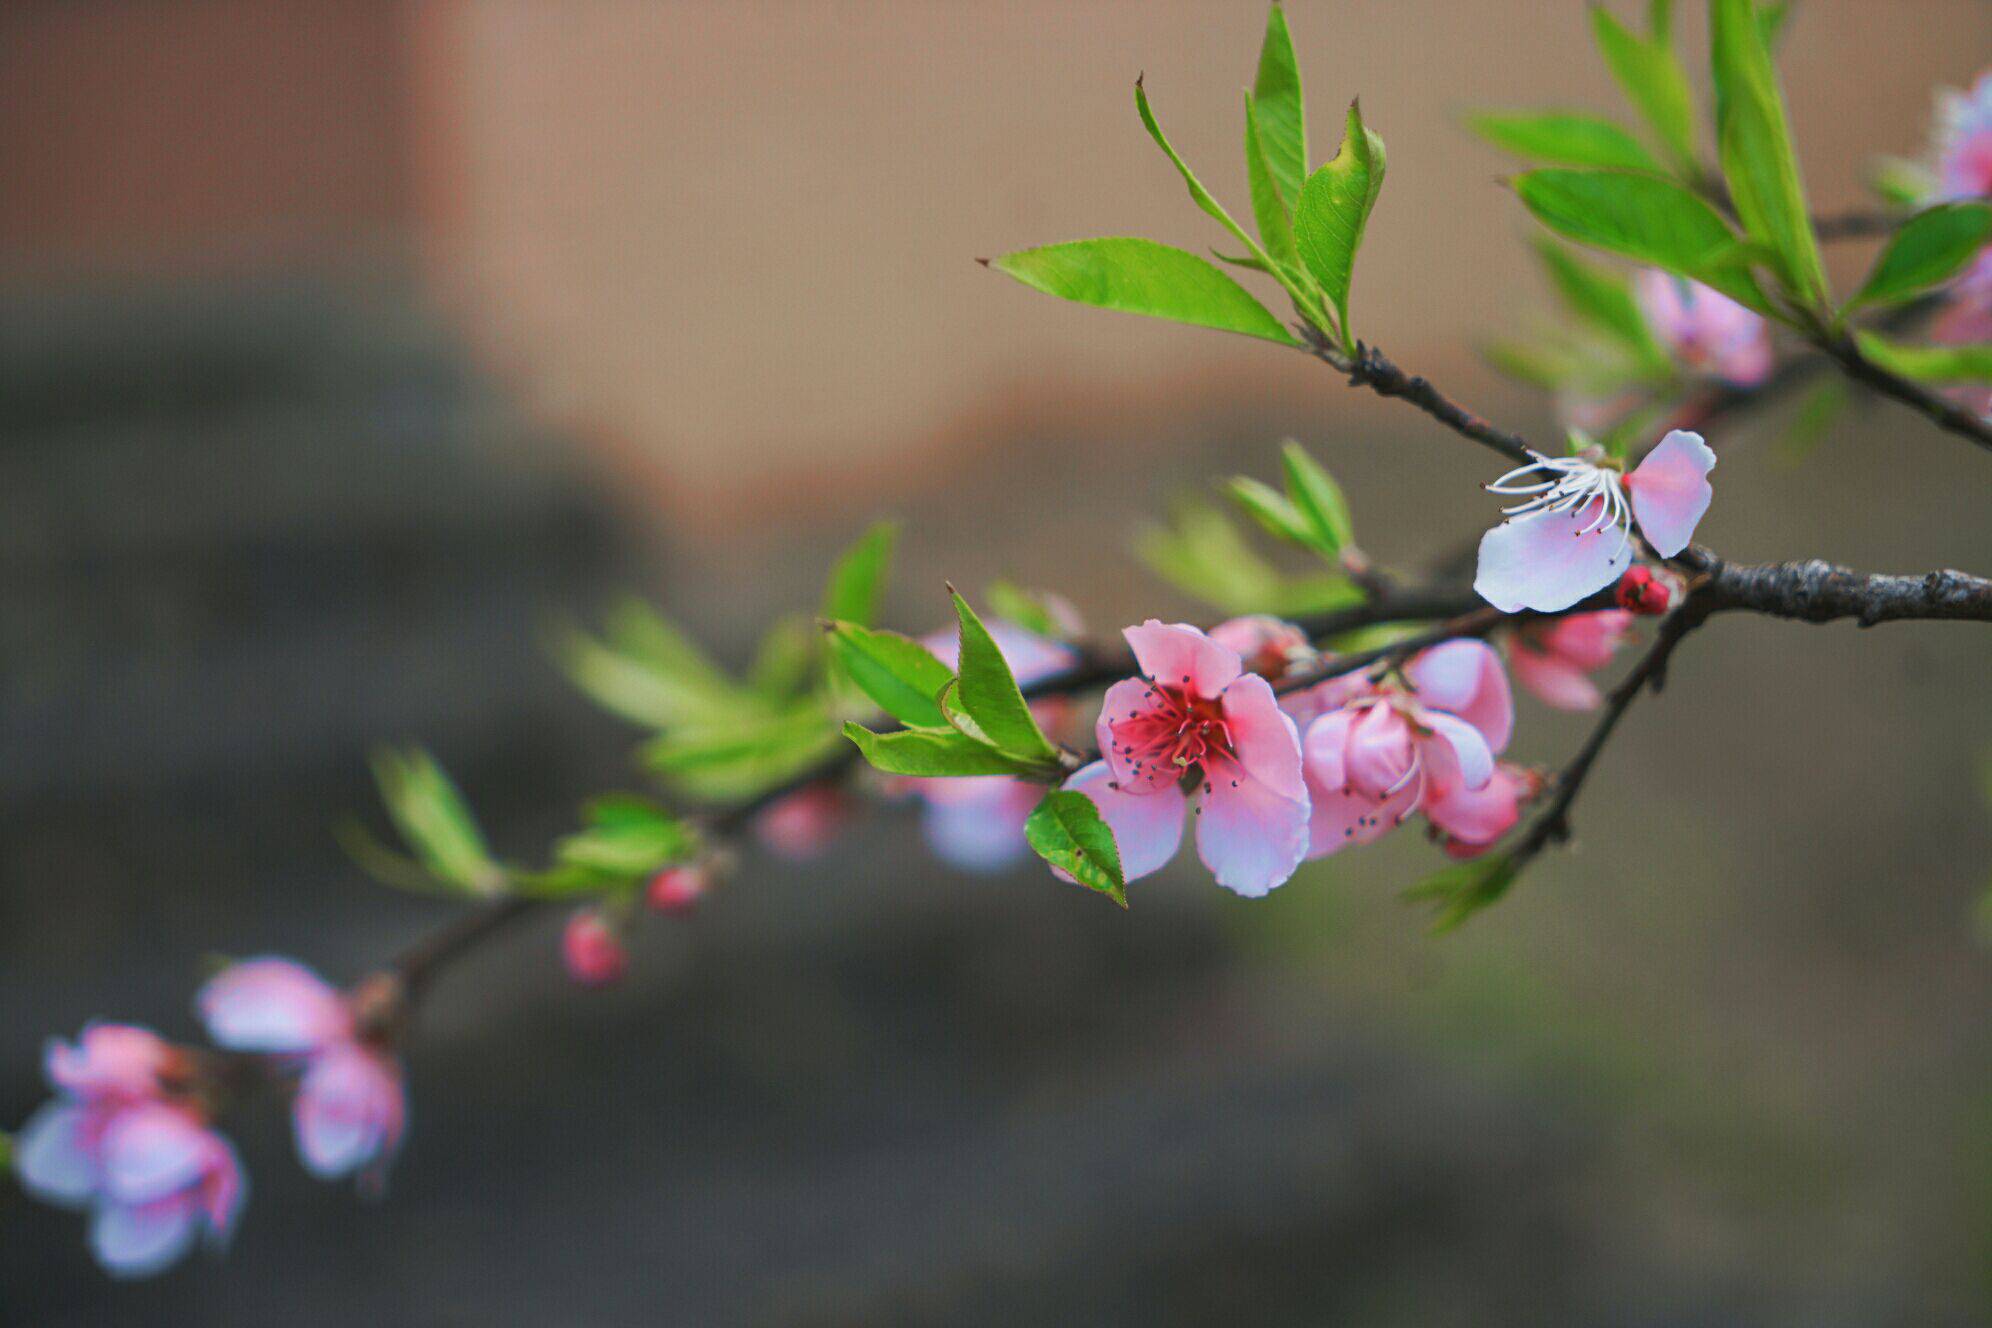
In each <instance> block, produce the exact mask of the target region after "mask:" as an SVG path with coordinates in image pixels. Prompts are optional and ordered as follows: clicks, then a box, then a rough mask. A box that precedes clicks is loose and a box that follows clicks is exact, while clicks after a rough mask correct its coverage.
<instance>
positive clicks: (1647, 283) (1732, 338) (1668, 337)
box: [1635, 268, 1772, 387]
mask: <svg viewBox="0 0 1992 1328" xmlns="http://www.w3.org/2000/svg"><path fill="white" fill-rule="evenodd" d="M1635 291H1636V293H1637V295H1638V297H1639V306H1640V308H1641V309H1642V310H1644V311H1645V314H1646V321H1647V322H1648V323H1649V324H1651V325H1652V327H1653V330H1654V332H1655V333H1656V334H1657V335H1658V336H1659V338H1660V340H1661V342H1662V343H1663V344H1664V345H1666V347H1667V348H1668V349H1669V350H1670V351H1672V352H1673V353H1674V355H1675V356H1676V357H1677V358H1679V359H1680V361H1681V362H1682V363H1683V364H1686V365H1687V366H1688V367H1689V368H1690V369H1693V370H1694V371H1695V372H1697V373H1704V374H1708V375H1710V376H1711V377H1715V378H1720V379H1722V380H1723V381H1724V382H1727V383H1731V384H1733V385H1735V386H1737V387H1755V386H1757V385H1758V384H1759V383H1761V382H1763V381H1764V380H1765V379H1766V378H1769V377H1770V376H1771V367H1772V355H1771V328H1770V324H1768V323H1766V322H1765V321H1764V320H1763V318H1762V317H1761V316H1759V315H1758V314H1756V313H1754V312H1752V311H1751V310H1749V309H1746V308H1744V307H1743V306H1742V305H1740V304H1738V303H1737V302H1736V301H1734V300H1732V299H1730V298H1729V297H1728V296H1727V295H1724V294H1723V293H1722V292H1720V291H1716V290H1711V289H1709V288H1708V287H1707V286H1704V285H1702V284H1701V283H1700V282H1698V281H1689V280H1688V279H1687V278H1686V277H1677V276H1675V275H1674V274H1673V273H1671V272H1662V271H1661V270H1660V269H1659V268H1647V269H1645V270H1644V271H1642V272H1641V273H1640V274H1639V276H1638V278H1637V283H1636V286H1635Z"/></svg>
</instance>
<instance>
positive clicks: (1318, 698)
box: [1280, 671, 1376, 733]
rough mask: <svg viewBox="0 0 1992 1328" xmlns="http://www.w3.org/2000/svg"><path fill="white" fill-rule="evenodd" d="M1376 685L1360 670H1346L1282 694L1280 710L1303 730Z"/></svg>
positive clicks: (1364, 694)
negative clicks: (1311, 684) (1324, 679)
mask: <svg viewBox="0 0 1992 1328" xmlns="http://www.w3.org/2000/svg"><path fill="white" fill-rule="evenodd" d="M1375 690H1376V688H1375V686H1374V685H1373V684H1372V683H1371V682H1370V681H1369V679H1368V678H1366V677H1365V676H1363V674H1362V673H1361V672H1360V671H1357V672H1355V673H1344V674H1341V675H1340V676H1338V677H1334V678H1330V679H1328V680H1327V681H1325V682H1320V683H1316V684H1315V685H1314V686H1312V687H1307V688H1303V689H1301V690H1300V691H1297V692H1286V693H1284V694H1282V695H1281V697H1280V709H1282V710H1284V711H1286V712H1287V714H1288V715H1290V716H1292V717H1293V722H1294V723H1295V724H1296V725H1298V726H1299V727H1300V730H1301V732H1303V733H1305V732H1306V731H1307V726H1308V725H1310V724H1312V723H1313V722H1314V721H1315V720H1317V719H1319V718H1320V717H1321V716H1323V715H1326V714H1329V713H1331V712H1333V711H1336V710H1340V709H1341V708H1342V707H1343V706H1345V705H1347V704H1348V703H1349V702H1351V701H1353V700H1356V699H1357V698H1359V697H1363V696H1367V695H1369V694H1370V693H1371V692H1373V691H1375Z"/></svg>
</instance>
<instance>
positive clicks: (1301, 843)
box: [1197, 680, 1309, 899]
mask: <svg viewBox="0 0 1992 1328" xmlns="http://www.w3.org/2000/svg"><path fill="white" fill-rule="evenodd" d="M1262 681H1263V680H1262ZM1204 777H1205V788H1206V789H1207V790H1208V791H1206V792H1203V793H1202V794H1201V795H1200V799H1199V807H1200V814H1199V816H1198V818H1197V856H1198V857H1200V858H1202V859H1203V863H1204V866H1206V867H1208V868H1210V870H1211V873H1212V874H1213V875H1214V876H1216V877H1217V883H1218V884H1219V885H1221V886H1223V887H1224V888H1225V889H1227V890H1231V891H1234V892H1235V893H1237V894H1241V895H1244V896H1245V897H1247V898H1248V899H1251V898H1257V897H1259V896H1261V895H1264V894H1266V893H1268V892H1269V891H1271V890H1272V889H1273V887H1274V886H1277V885H1280V884H1282V883H1283V882H1285V881H1286V879H1287V878H1288V877H1290V876H1292V875H1293V870H1294V868H1296V867H1298V866H1299V865H1300V863H1301V859H1303V858H1304V857H1306V856H1307V849H1308V842H1309V836H1308V804H1307V795H1306V793H1305V792H1304V791H1303V792H1302V793H1301V795H1300V796H1299V797H1290V796H1287V795H1286V794H1283V793H1281V792H1279V791H1278V790H1277V789H1274V788H1272V787H1270V786H1269V785H1267V784H1264V783H1262V782H1260V781H1259V780H1258V779H1256V778H1255V777H1253V775H1252V773H1251V772H1250V771H1248V770H1247V769H1245V767H1244V766H1242V765H1240V764H1238V763H1237V762H1235V761H1229V760H1222V759H1220V760H1216V761H1212V762H1211V763H1210V765H1209V767H1208V768H1207V769H1206V770H1205V771H1204Z"/></svg>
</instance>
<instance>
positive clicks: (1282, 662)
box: [1210, 613, 1313, 682]
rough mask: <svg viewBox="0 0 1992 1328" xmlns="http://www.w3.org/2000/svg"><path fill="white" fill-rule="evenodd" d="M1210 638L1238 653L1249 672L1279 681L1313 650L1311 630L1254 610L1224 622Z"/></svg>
mask: <svg viewBox="0 0 1992 1328" xmlns="http://www.w3.org/2000/svg"><path fill="white" fill-rule="evenodd" d="M1210 639H1211V640H1213V641H1215V642H1217V643H1218V644H1219V645H1221V646H1224V647H1226V648H1227V649H1230V650H1234V651H1236V652H1237V653H1238V658H1239V659H1240V660H1242V661H1244V664H1245V668H1246V670H1247V671H1248V672H1251V673H1256V674H1258V675H1259V676H1260V677H1262V678H1265V679H1267V680H1268V681H1271V682H1278V681H1279V680H1280V678H1281V677H1283V676H1284V675H1285V674H1286V671H1287V669H1288V668H1289V667H1291V666H1292V665H1293V663H1294V662H1295V661H1296V660H1301V659H1305V658H1307V657H1308V656H1309V655H1311V654H1312V653H1313V649H1312V647H1311V646H1310V645H1309V644H1308V640H1307V633H1305V632H1303V631H1301V630H1300V629H1299V628H1298V627H1295V626H1294V625H1293V624H1292V623H1290V622H1287V621H1285V620H1284V619H1280V618H1275V617H1272V616H1271V615H1270V614H1264V613H1253V614H1247V615H1246V616H1245V617H1242V618H1233V619H1231V620H1229V621H1228V622H1221V623H1219V624H1218V625H1217V626H1215V627H1213V628H1211V629H1210Z"/></svg>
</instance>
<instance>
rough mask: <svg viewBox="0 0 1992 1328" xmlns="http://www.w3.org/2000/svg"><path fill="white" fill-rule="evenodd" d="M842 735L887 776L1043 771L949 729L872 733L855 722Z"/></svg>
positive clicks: (1000, 773) (1038, 767)
mask: <svg viewBox="0 0 1992 1328" xmlns="http://www.w3.org/2000/svg"><path fill="white" fill-rule="evenodd" d="M844 736H845V737H847V738H849V739H850V740H851V741H852V742H854V743H856V744H857V747H858V751H859V752H861V753H863V755H864V758H865V760H866V761H867V762H868V763H870V765H871V766H872V767H873V768H874V769H877V770H883V771H885V772H886V773H887V774H889V775H917V776H920V777H922V778H940V777H946V776H954V775H1016V774H1032V773H1040V772H1044V771H1046V770H1047V769H1056V767H1055V766H1054V767H1044V766H1041V765H1036V764H1033V763H1031V762H1027V761H1019V760H1017V759H1016V758H1015V757H1011V756H1006V755H1004V754H1003V753H1002V752H1000V751H998V750H996V749H995V748H994V747H991V746H990V745H989V744H988V743H985V742H977V741H976V740H975V739H973V738H971V737H969V736H968V735H967V734H964V733H956V732H955V731H953V730H952V729H947V730H937V729H906V730H903V731H901V732H898V733H873V732H872V731H871V730H870V729H868V728H866V727H864V726H863V725H862V724H858V723H855V722H850V723H846V724H845V725H844Z"/></svg>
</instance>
